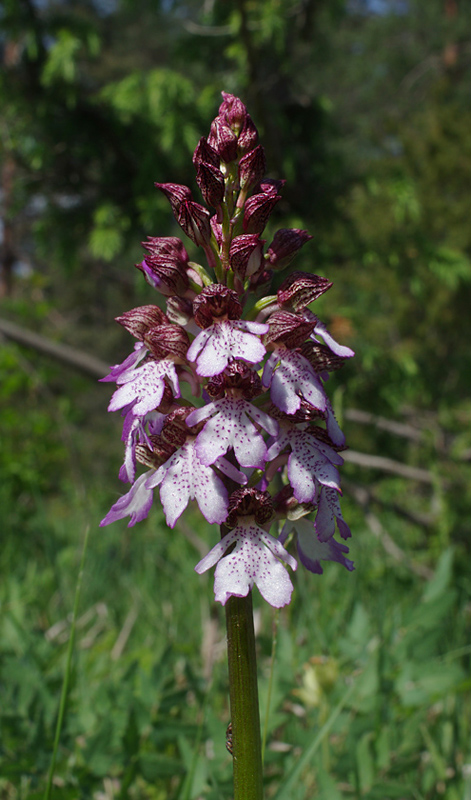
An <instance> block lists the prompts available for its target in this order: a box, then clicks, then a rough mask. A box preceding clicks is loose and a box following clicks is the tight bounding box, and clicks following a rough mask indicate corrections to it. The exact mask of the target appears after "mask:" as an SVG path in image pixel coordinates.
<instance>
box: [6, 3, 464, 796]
mask: <svg viewBox="0 0 471 800" xmlns="http://www.w3.org/2000/svg"><path fill="white" fill-rule="evenodd" d="M0 31H1V32H0V50H1V56H2V72H1V78H0V141H1V153H0V168H1V206H2V208H1V217H2V246H1V273H0V281H1V286H0V289H1V298H0V330H1V331H3V333H2V334H1V336H2V340H1V347H0V376H1V381H0V406H1V416H0V437H1V449H0V508H1V530H2V532H1V548H0V569H1V581H0V798H1V800H10V799H11V800H19V799H20V798H21V799H23V798H28V799H29V800H30V799H31V798H36V797H42V794H43V792H44V788H45V783H46V774H47V769H48V766H49V762H50V754H51V750H52V743H53V738H54V725H55V720H56V715H57V710H58V703H59V694H60V687H61V681H62V676H63V673H64V666H65V657H66V650H67V643H68V640H69V636H70V622H71V612H72V608H73V599H74V592H75V585H76V582H77V575H78V567H79V561H80V553H81V548H82V544H83V539H84V535H85V530H86V528H87V526H90V544H89V549H88V553H87V556H86V563H85V573H84V584H83V590H82V597H81V603H80V610H79V616H78V629H77V643H76V648H75V654H74V662H73V673H72V682H71V687H70V692H69V696H68V703H67V709H66V719H65V725H64V729H63V732H62V737H61V744H60V749H59V760H58V768H57V772H56V777H55V782H54V796H55V797H57V798H71V799H72V798H73V799H74V800H75V799H76V798H84V800H85V798H87V800H88V798H94V800H107V799H108V798H109V799H110V800H111V798H136V800H137V799H139V800H141V798H142V800H147V799H149V800H166V799H167V798H168V799H169V800H193V799H195V800H196V799H198V798H204V799H205V800H224V799H225V798H229V797H230V796H231V761H230V756H229V754H228V753H227V751H226V749H225V746H224V741H225V730H226V726H227V723H228V721H229V710H228V700H227V675H226V667H225V650H224V616H223V610H222V609H221V608H219V607H218V608H216V607H215V605H214V602H213V595H212V578H211V576H209V575H208V576H203V577H202V578H201V577H198V576H197V575H196V574H195V573H194V571H193V568H194V564H195V563H196V562H197V561H198V560H199V558H200V555H201V554H202V553H204V552H205V551H206V550H207V549H208V546H212V543H214V541H215V537H216V536H217V532H216V531H214V530H211V529H210V527H209V526H207V525H202V523H201V521H200V519H199V517H198V515H197V514H196V513H195V512H194V511H191V510H190V511H189V512H188V513H187V514H186V516H185V517H184V518H183V519H182V520H181V522H180V523H179V524H178V525H177V526H176V528H175V529H174V530H172V531H169V530H168V529H167V528H166V527H165V524H164V520H163V515H162V512H161V511H160V509H159V507H158V503H157V502H156V503H155V504H154V509H153V510H152V512H151V514H150V518H149V520H148V521H146V522H145V523H140V524H139V525H137V526H136V527H135V528H131V529H128V528H127V527H126V523H125V522H123V523H118V524H115V525H113V526H111V527H109V528H105V529H99V528H98V523H99V520H100V519H101V518H102V517H103V516H104V515H105V513H106V512H107V511H108V509H109V506H110V505H111V503H112V502H114V501H115V500H116V498H117V497H118V496H119V494H120V492H121V491H122V485H121V484H120V482H119V481H118V478H117V472H118V469H119V466H120V464H121V460H122V452H121V442H120V435H121V422H120V418H119V417H118V416H117V415H115V417H112V415H108V414H107V413H106V407H107V404H108V399H109V395H110V387H109V385H108V384H97V382H96V379H97V376H98V374H99V368H100V365H99V363H98V365H97V362H96V360H97V359H100V360H101V361H103V362H105V363H106V364H113V363H118V362H119V361H120V360H122V358H123V357H124V356H125V355H127V353H128V352H129V351H130V349H131V341H130V337H129V335H128V334H126V333H125V332H124V331H123V330H122V329H121V328H120V327H119V326H118V325H116V324H115V323H114V322H113V318H114V317H115V316H116V315H118V314H119V313H122V312H123V311H124V310H127V309H129V308H131V307H133V306H135V305H139V304H144V303H149V302H154V301H155V295H153V294H152V291H151V289H150V288H149V287H148V286H147V285H146V284H145V282H144V281H143V279H142V275H141V273H140V272H138V271H137V270H135V269H134V267H133V264H134V263H135V262H136V261H138V260H139V257H140V253H141V249H140V245H139V243H140V241H141V240H143V239H144V238H145V237H146V236H147V235H154V236H157V235H179V233H180V231H179V229H177V226H176V224H175V222H174V221H173V218H172V216H171V213H170V209H169V206H168V203H167V201H166V200H165V198H163V197H162V196H161V195H160V194H158V193H157V192H156V191H155V189H154V187H153V182H154V181H160V182H165V181H171V182H178V183H184V184H187V185H189V186H191V187H192V188H194V190H195V197H198V193H197V189H196V183H195V180H194V171H193V167H192V163H191V155H192V152H193V150H194V148H195V146H196V144H197V141H198V139H199V137H200V136H201V135H203V134H206V133H207V132H208V129H209V124H210V122H211V120H212V119H213V117H214V116H215V115H216V113H217V108H218V105H219V102H220V92H221V90H225V91H229V92H232V93H235V94H238V95H239V96H241V98H242V99H243V100H244V102H245V103H246V105H247V106H248V109H249V111H250V113H251V115H252V117H253V118H254V121H255V123H256V125H257V126H258V128H259V132H260V136H261V141H262V144H264V146H265V148H266V154H267V163H268V175H269V176H270V177H273V178H286V179H287V183H286V186H285V188H284V190H283V198H284V199H283V201H282V202H281V203H280V204H279V205H278V206H277V207H276V209H275V211H274V213H273V215H272V219H271V222H270V226H269V229H268V231H267V233H266V238H267V239H268V240H270V236H271V235H272V234H273V232H274V231H275V230H276V228H277V227H301V228H307V229H308V230H309V231H310V232H311V233H312V234H313V236H314V238H313V241H312V242H310V243H309V245H307V246H306V247H305V248H304V249H303V251H302V253H301V254H300V256H299V257H298V259H297V260H296V262H295V264H294V266H295V268H296V269H306V270H311V271H314V272H316V273H318V274H320V275H325V276H327V277H328V278H329V279H331V280H332V281H333V282H334V287H333V288H332V290H331V291H330V292H328V293H327V295H326V296H324V297H323V298H322V299H321V300H320V301H318V304H317V307H316V312H317V313H319V315H320V316H321V317H322V318H323V319H324V320H325V321H326V322H327V323H328V325H329V327H330V329H331V330H332V332H333V333H334V335H335V336H336V337H337V338H338V339H339V340H340V341H341V342H342V343H343V344H347V345H349V346H351V347H353V348H354V349H355V351H356V353H357V355H356V358H355V359H353V360H352V361H351V362H350V363H349V364H348V365H347V366H346V367H345V368H344V369H343V370H342V371H341V372H340V373H338V374H336V375H335V377H334V378H333V379H332V380H331V386H330V396H331V398H332V400H333V403H334V407H335V410H336V413H337V415H338V417H339V419H340V420H341V422H342V424H343V427H344V430H345V432H346V435H347V441H348V443H349V444H350V447H351V451H350V454H349V455H348V456H347V457H348V458H349V459H350V460H349V461H348V462H347V463H346V464H345V467H344V469H343V476H344V488H345V497H344V499H343V511H344V516H345V518H346V519H347V520H348V521H349V523H350V525H351V528H352V531H353V540H352V545H351V551H350V555H351V557H352V558H353V559H354V560H355V564H356V571H355V572H354V573H353V574H349V573H347V572H346V571H345V570H343V569H342V568H341V567H340V566H339V565H336V564H328V565H326V568H325V571H324V575H323V576H313V575H311V574H303V573H302V571H301V570H299V571H298V573H297V575H296V578H295V582H296V588H295V595H294V600H293V602H292V604H291V605H290V606H289V607H288V608H287V609H285V610H283V611H282V612H281V613H280V614H279V630H278V645H277V660H276V665H275V671H274V689H273V697H272V702H271V705H270V709H269V713H268V744H267V753H266V794H267V798H274V797H276V798H277V800H284V798H292V799H293V800H305V799H306V800H307V798H312V797H320V798H325V800H340V799H342V798H364V799H365V800H374V799H377V800H388V798H402V799H403V800H409V798H410V799H413V800H432V798H442V797H443V798H446V799H447V800H471V702H470V700H471V694H470V690H471V680H470V655H471V643H470V630H471V580H470V571H469V556H470V540H469V530H470V513H471V496H470V491H469V483H470V478H471V467H470V463H471V430H470V422H471V400H470V392H469V389H470V383H471V357H470V345H469V340H470V334H471V321H470V317H471V260H470V259H471V224H470V199H471V198H470V194H471V191H470V187H471V136H470V131H471V106H470V96H471V6H470V4H468V3H466V2H464V0H349V1H347V0H224V1H223V0H204V2H191V1H190V2H179V1H178V0H175V1H172V0H133V1H132V2H131V0H95V2H91V0H77V1H76V2H67V0H63V2H59V0H57V1H56V2H53V0H5V1H4V3H3V5H2V7H1V9H0ZM198 199H199V198H198ZM185 244H186V245H187V246H188V249H189V250H190V252H191V254H192V256H193V257H194V258H196V259H197V258H198V254H197V251H192V250H191V243H188V242H185ZM8 323H14V324H15V325H16V326H17V327H16V328H14V329H12V328H11V327H8ZM2 325H3V327H1V326H2ZM25 331H26V332H32V333H33V341H32V342H30V344H29V345H28V344H26V343H25V342H26V341H27V340H25V338H24V337H25ZM38 336H39V337H43V338H41V339H40V338H38ZM45 343H46V344H45ZM54 344H56V345H57V344H59V345H68V346H69V347H72V348H74V349H75V350H78V351H80V353H82V354H84V356H85V362H84V363H82V365H81V367H80V368H77V367H76V366H74V365H73V364H72V363H70V358H69V356H70V351H67V353H66V360H62V361H61V360H59V359H58V358H57V357H56V356H54V355H51V354H50V353H49V354H48V353H47V352H45V346H49V347H51V345H52V346H54ZM61 353H62V355H64V353H63V351H61ZM67 354H68V356H67ZM87 356H88V359H87ZM91 357H92V358H91ZM93 359H95V361H94V360H93ZM255 606H256V621H257V630H258V637H257V642H258V649H259V667H260V692H261V704H262V717H264V715H265V712H266V706H267V702H266V700H267V688H268V680H269V669H270V655H271V650H272V625H273V613H272V610H271V609H270V608H268V607H264V606H262V602H261V600H260V597H259V596H258V594H257V596H256V597H255ZM352 682H353V683H354V684H355V685H354V688H353V690H352V693H351V694H350V695H349V697H348V698H347V699H346V700H345V701H344V703H343V705H342V708H341V710H340V713H338V714H337V715H336V717H335V718H333V716H332V714H333V711H334V710H335V709H336V707H337V704H338V703H339V702H340V701H341V700H342V698H344V695H345V692H346V691H347V690H348V687H349V686H351V685H352ZM324 725H327V727H326V728H325V729H323V727H322V726H324ZM321 730H323V733H322V735H321V736H320V737H319V739H318V740H316V737H317V735H318V733H319V731H321Z"/></svg>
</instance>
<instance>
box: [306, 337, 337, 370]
mask: <svg viewBox="0 0 471 800" xmlns="http://www.w3.org/2000/svg"><path fill="white" fill-rule="evenodd" d="M301 354H302V355H303V356H304V358H306V359H307V360H308V361H309V363H310V364H311V366H313V367H314V369H315V370H316V372H334V371H335V370H337V369H340V368H341V367H343V365H344V364H345V359H344V358H341V357H340V356H337V355H335V353H333V352H332V350H331V349H330V347H327V345H325V344H317V343H316V342H313V341H312V340H311V341H309V342H304V344H303V346H302V347H301Z"/></svg>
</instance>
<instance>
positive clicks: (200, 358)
mask: <svg viewBox="0 0 471 800" xmlns="http://www.w3.org/2000/svg"><path fill="white" fill-rule="evenodd" d="M267 330H268V325H265V324H264V323H261V322H250V321H248V320H243V319H240V320H225V321H223V322H216V323H214V324H213V325H210V327H209V328H206V329H205V330H203V331H201V333H199V334H198V336H197V337H196V339H195V340H194V342H193V343H192V344H191V346H190V348H189V350H188V353H187V358H188V361H195V362H196V371H197V373H198V375H202V376H204V377H208V378H209V377H212V376H213V375H219V373H220V372H222V371H223V370H224V369H225V368H226V367H227V365H228V364H229V362H230V361H232V360H233V359H235V358H241V359H243V360H244V361H247V362H248V363H249V364H258V363H259V362H260V361H261V360H262V359H263V357H264V355H265V346H264V345H263V344H262V342H261V341H260V338H259V337H260V335H262V334H264V333H266V332H267Z"/></svg>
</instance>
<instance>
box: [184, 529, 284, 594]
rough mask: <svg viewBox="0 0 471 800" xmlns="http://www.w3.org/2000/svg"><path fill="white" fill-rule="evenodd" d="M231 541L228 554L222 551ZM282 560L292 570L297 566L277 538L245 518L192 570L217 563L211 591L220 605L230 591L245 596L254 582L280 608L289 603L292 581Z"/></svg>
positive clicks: (261, 592) (206, 567)
mask: <svg viewBox="0 0 471 800" xmlns="http://www.w3.org/2000/svg"><path fill="white" fill-rule="evenodd" d="M234 544H235V548H234V549H233V550H232V551H231V552H230V553H229V555H224V553H225V552H226V551H227V550H228V549H229V548H230V547H231V545H234ZM281 561H284V562H285V563H286V564H289V566H290V567H291V569H293V570H295V569H296V567H297V564H296V560H295V559H294V558H293V556H291V555H290V554H289V553H288V552H287V550H285V548H284V547H283V546H282V545H281V544H280V542H279V541H278V539H275V537H274V536H271V535H270V534H269V533H267V532H266V531H264V530H263V529H262V528H260V527H259V526H258V525H257V524H256V523H255V522H254V521H253V519H250V518H248V519H246V520H244V522H243V523H242V524H240V525H238V526H237V527H236V528H233V529H232V530H231V531H230V532H229V533H227V534H226V535H225V536H224V538H223V539H221V541H220V542H218V543H217V544H216V545H215V546H214V547H213V549H212V550H210V552H209V553H208V554H207V555H206V556H205V557H204V558H203V559H202V560H201V561H200V562H199V564H197V565H196V567H195V570H196V572H198V573H199V574H201V573H203V572H206V571H207V570H208V569H210V568H211V567H214V565H215V564H217V567H216V572H215V580H214V595H215V598H216V600H217V601H218V602H219V603H222V605H225V603H226V602H227V600H228V599H229V597H231V595H234V596H235V597H246V595H247V594H248V593H249V591H250V589H251V588H252V587H253V585H254V583H255V584H256V586H257V587H258V589H259V591H260V594H261V595H262V597H264V598H265V600H266V601H267V602H268V603H270V605H272V606H274V608H281V607H282V606H285V605H287V604H288V603H289V601H290V600H291V593H292V591H293V584H292V583H291V580H290V577H289V575H288V573H287V571H286V569H285V568H284V567H283V565H282V564H281Z"/></svg>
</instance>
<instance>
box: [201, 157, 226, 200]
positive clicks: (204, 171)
mask: <svg viewBox="0 0 471 800" xmlns="http://www.w3.org/2000/svg"><path fill="white" fill-rule="evenodd" d="M196 182H197V184H198V186H199V187H200V191H201V194H202V195H203V198H204V201H205V203H207V204H208V206H213V208H217V207H218V206H219V205H220V204H221V202H222V199H223V197H224V175H223V174H222V172H221V170H220V169H219V168H218V167H214V166H213V165H212V164H207V163H204V162H202V163H201V164H198V168H197V172H196Z"/></svg>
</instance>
